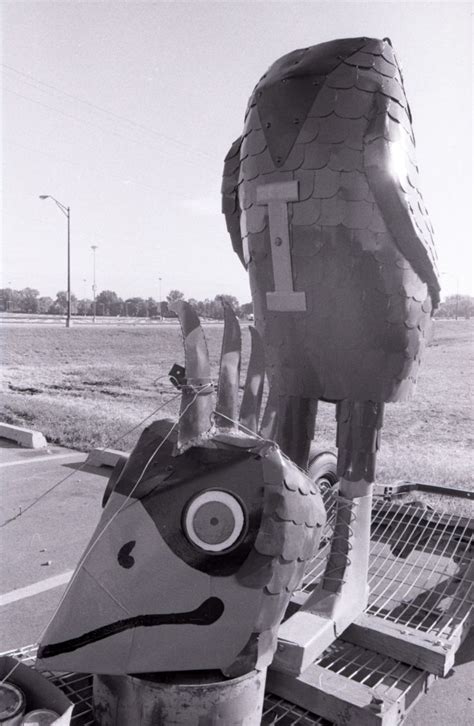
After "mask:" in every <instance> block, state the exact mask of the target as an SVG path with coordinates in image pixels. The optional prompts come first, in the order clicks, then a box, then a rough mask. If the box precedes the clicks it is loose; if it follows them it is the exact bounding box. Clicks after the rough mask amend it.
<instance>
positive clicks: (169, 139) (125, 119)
mask: <svg viewBox="0 0 474 726" xmlns="http://www.w3.org/2000/svg"><path fill="white" fill-rule="evenodd" d="M1 65H2V66H3V68H6V69H7V70H9V71H12V72H13V73H16V74H17V75H19V76H22V77H23V78H28V79H30V80H31V81H33V82H34V83H33V84H32V83H28V81H23V82H24V83H28V85H30V86H33V87H34V88H38V86H37V85H35V84H40V85H41V86H45V88H49V89H51V90H53V91H55V92H56V93H60V94H61V95H63V96H66V97H67V98H70V99H72V100H74V101H76V102H77V103H81V104H83V105H85V106H88V107H89V108H92V109H94V110H95V111H99V112H100V113H103V114H106V115H108V116H111V117H112V118H114V119H117V120H119V121H122V122H125V123H128V124H131V125H132V126H135V127H136V128H139V129H141V130H142V131H146V132H147V133H150V134H153V135H154V136H157V137H159V138H161V139H163V140H164V141H167V142H171V143H173V144H177V145H178V146H181V147H183V149H188V150H189V151H192V153H193V154H199V155H200V156H204V157H206V158H207V159H211V160H217V157H214V156H212V155H210V154H207V153H206V152H204V151H202V150H201V149H197V148H195V147H193V146H192V145H191V144H187V143H186V142H185V141H182V140H181V139H177V138H175V137H173V136H169V135H167V134H164V133H162V132H161V131H157V130H156V129H153V128H151V127H150V126H146V125H145V124H141V123H139V122H138V121H134V120H133V119H130V118H128V117H127V116H123V115H122V114H118V113H115V112H114V111H110V110H109V109H106V108H102V107H101V106H98V105H97V104H95V103H91V102H90V101H87V100H86V99H83V98H79V96H75V95H74V94H72V93H68V92H67V91H63V90H62V89H60V88H57V86H53V85H52V84H50V83H45V81H41V80H40V79H39V78H35V77H34V76H32V75H30V74H29V73H24V72H23V71H19V70H18V69H17V68H13V66H10V65H8V64H7V63H2V64H1ZM38 90H39V91H41V92H42V93H48V91H46V90H44V89H41V88H38Z"/></svg>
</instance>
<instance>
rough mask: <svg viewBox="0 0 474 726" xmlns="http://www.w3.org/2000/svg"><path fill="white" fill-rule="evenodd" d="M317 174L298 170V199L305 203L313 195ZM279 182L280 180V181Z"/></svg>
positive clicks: (296, 172)
mask: <svg viewBox="0 0 474 726" xmlns="http://www.w3.org/2000/svg"><path fill="white" fill-rule="evenodd" d="M315 176H316V175H315V174H314V172H313V171H310V170H309V169H297V170H296V171H295V173H294V178H295V180H296V181H297V182H298V199H299V201H300V202H304V201H305V200H306V199H309V198H310V197H311V196H312V195H313V190H314V183H315ZM278 181H279V179H278Z"/></svg>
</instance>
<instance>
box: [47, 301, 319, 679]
mask: <svg viewBox="0 0 474 726" xmlns="http://www.w3.org/2000/svg"><path fill="white" fill-rule="evenodd" d="M175 309H176V311H177V313H178V315H179V318H180V322H181V326H182V331H183V337H184V346H185V353H186V365H185V368H184V371H183V369H181V371H180V381H181V383H180V385H181V390H182V400H181V412H180V416H179V420H178V422H173V421H169V420H164V421H157V422H155V423H153V424H152V425H151V426H150V427H149V428H147V429H145V431H144V432H143V434H142V435H141V437H140V440H139V441H138V443H137V445H136V447H135V449H134V450H133V452H132V453H131V455H130V457H129V459H128V461H127V462H126V464H125V466H124V467H123V469H122V470H121V471H120V472H118V475H117V472H115V474H114V476H113V479H112V483H113V485H112V486H110V487H108V489H107V492H106V497H105V499H106V501H105V508H104V510H103V514H102V517H101V519H100V521H99V524H98V526H97V529H96V531H95V533H94V534H93V536H92V538H91V541H90V543H89V545H88V547H87V549H86V551H85V553H84V555H83V556H82V558H81V560H80V562H79V564H78V566H77V568H76V571H75V574H74V576H73V578H72V581H71V584H70V585H69V587H68V589H67V591H66V594H65V596H64V598H63V600H62V602H61V603H60V606H59V608H58V610H57V612H56V615H55V616H54V618H53V620H52V622H51V624H50V625H49V627H48V628H47V630H46V632H45V634H44V636H43V638H42V640H41V645H40V648H39V652H38V666H39V667H41V668H47V669H49V670H53V671H58V670H59V671H68V670H72V671H79V672H89V673H105V674H111V675H113V674H127V673H150V672H156V673H158V672H170V671H182V670H186V671H189V670H207V669H211V670H214V669H220V670H221V671H222V672H223V673H224V674H225V675H228V676H236V675H240V674H243V673H247V672H249V671H251V670H253V669H263V668H266V667H267V666H268V665H269V663H270V662H271V660H272V657H273V653H274V650H275V647H276V637H277V630H278V625H279V623H280V621H281V619H282V617H283V614H284V612H285V609H286V606H287V604H288V601H289V599H290V597H291V594H292V592H293V590H294V589H295V588H296V587H297V586H298V584H299V582H300V580H301V578H302V576H303V572H304V569H305V562H306V561H307V560H308V559H310V558H311V557H312V556H313V555H314V554H315V552H316V551H317V547H318V542H319V536H320V532H321V528H322V525H323V524H324V521H325V512H324V507H323V504H322V500H321V497H320V495H319V493H318V492H317V491H316V489H315V487H314V485H313V483H312V482H311V481H310V479H309V478H308V477H307V476H306V475H305V474H304V473H303V472H302V471H300V470H299V469H298V468H297V467H296V466H295V465H294V463H293V462H291V461H290V460H289V459H288V458H287V457H285V456H283V455H282V452H281V451H280V450H279V448H278V447H277V446H276V445H275V444H274V443H273V442H271V441H268V440H264V439H262V438H261V437H260V436H259V435H258V433H257V430H258V421H259V412H260V406H261V399H262V389H263V378H264V367H265V364H264V353H263V346H262V343H261V340H260V338H259V335H258V333H257V332H256V331H255V330H253V329H251V333H252V351H251V356H250V362H249V367H248V371H247V378H246V384H245V388H244V393H243V398H242V405H241V407H240V419H239V418H238V417H239V396H238V393H239V371H240V347H241V334H240V327H239V323H238V321H237V319H236V317H235V315H234V313H233V311H232V310H231V308H230V307H229V306H225V328H224V338H223V346H222V356H221V366H220V376H219V381H218V387H217V404H216V406H215V409H214V396H213V391H214V386H213V384H212V381H211V371H210V364H209V356H208V352H207V347H206V341H205V338H204V334H203V331H202V329H201V326H200V323H199V319H198V317H197V315H196V313H195V312H194V310H193V309H192V307H191V306H190V305H188V304H187V303H183V302H180V303H177V305H176V308H175Z"/></svg>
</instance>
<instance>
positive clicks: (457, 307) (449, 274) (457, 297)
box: [441, 271, 459, 320]
mask: <svg viewBox="0 0 474 726" xmlns="http://www.w3.org/2000/svg"><path fill="white" fill-rule="evenodd" d="M441 274H442V275H448V276H449V277H452V278H453V279H454V280H455V281H456V307H455V311H454V315H455V319H456V320H457V319H458V314H459V276H458V275H455V274H454V273H452V272H443V271H442V272H441Z"/></svg>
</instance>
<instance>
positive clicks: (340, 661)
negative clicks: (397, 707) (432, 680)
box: [315, 640, 426, 701]
mask: <svg viewBox="0 0 474 726" xmlns="http://www.w3.org/2000/svg"><path fill="white" fill-rule="evenodd" d="M315 664H316V665H318V666H320V667H322V668H325V669H326V670H328V671H332V672H333V673H337V674H338V675H340V676H344V677H345V678H347V679H348V680H350V681H351V682H356V683H360V684H363V685H365V686H367V687H368V688H370V689H371V690H372V691H373V696H374V697H375V698H378V699H384V700H385V699H388V700H390V701H395V700H397V699H399V698H400V697H402V696H405V695H406V694H407V692H408V691H410V690H413V689H415V690H416V691H417V689H416V686H417V685H421V684H422V683H424V681H425V679H426V672H425V671H422V670H420V669H419V668H415V666H410V665H407V664H405V663H400V661H397V660H395V659H394V658H391V657H389V656H385V655H381V654H379V653H374V652H373V651H371V650H365V649H364V648H361V647H360V646H358V645H352V644H351V643H345V642H343V641H340V640H337V641H335V642H334V643H333V644H332V645H330V646H329V648H327V649H326V650H325V651H324V653H323V654H322V656H321V657H320V658H318V659H317V660H316V661H315Z"/></svg>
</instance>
